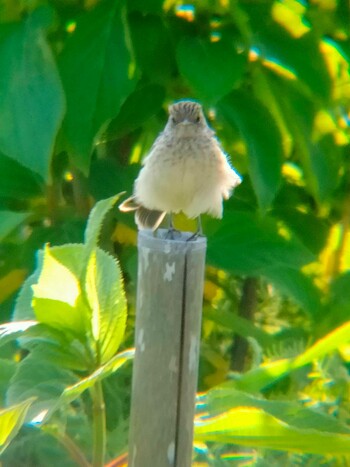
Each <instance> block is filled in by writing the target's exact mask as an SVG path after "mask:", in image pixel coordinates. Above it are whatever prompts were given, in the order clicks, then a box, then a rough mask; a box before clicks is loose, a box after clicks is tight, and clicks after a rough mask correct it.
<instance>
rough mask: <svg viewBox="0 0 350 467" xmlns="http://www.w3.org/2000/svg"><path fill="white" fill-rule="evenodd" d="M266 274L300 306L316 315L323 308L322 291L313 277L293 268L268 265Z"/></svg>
mask: <svg viewBox="0 0 350 467" xmlns="http://www.w3.org/2000/svg"><path fill="white" fill-rule="evenodd" d="M264 276H265V277H267V278H268V279H269V280H270V281H271V282H272V284H274V285H275V286H276V287H277V288H278V289H279V291H280V292H284V293H286V294H287V295H288V296H289V297H291V298H292V299H293V300H294V301H295V302H296V303H297V304H298V305H299V306H301V307H302V308H303V309H304V310H306V311H308V312H309V313H310V314H311V315H312V316H316V315H317V313H318V312H319V311H320V309H321V292H320V290H319V289H318V288H317V287H316V286H315V285H314V283H313V282H312V280H311V278H310V277H308V276H306V275H305V274H303V273H302V272H301V271H297V270H296V269H292V268H283V267H267V268H266V269H265V271H264Z"/></svg>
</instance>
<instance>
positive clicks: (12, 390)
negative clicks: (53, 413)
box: [7, 346, 77, 420]
mask: <svg viewBox="0 0 350 467" xmlns="http://www.w3.org/2000/svg"><path fill="white" fill-rule="evenodd" d="M76 381H77V378H76V376H74V374H73V373H72V372H71V371H69V370H66V369H64V368H62V367H61V366H59V365H57V363H55V362H51V361H49V360H47V359H46V356H45V352H44V351H43V347H42V346H39V347H38V348H37V349H35V350H33V351H32V352H31V353H30V354H29V355H28V356H26V357H25V358H24V359H23V360H22V361H21V362H20V363H19V364H18V367H17V371H16V373H15V374H14V376H13V378H12V380H11V384H10V387H9V389H8V392H7V397H8V400H9V401H10V403H17V402H20V401H23V400H26V399H27V398H29V397H34V398H35V399H36V401H35V402H34V403H33V404H32V407H31V410H30V411H29V413H28V417H27V419H29V420H32V419H33V418H35V417H37V416H38V415H39V414H41V416H40V420H41V418H43V417H44V414H45V413H46V412H47V411H48V410H49V409H50V408H51V407H53V406H54V405H55V403H56V402H57V400H58V398H59V397H60V396H61V394H62V392H63V391H64V389H65V388H66V387H67V386H70V385H72V384H74V383H76Z"/></svg>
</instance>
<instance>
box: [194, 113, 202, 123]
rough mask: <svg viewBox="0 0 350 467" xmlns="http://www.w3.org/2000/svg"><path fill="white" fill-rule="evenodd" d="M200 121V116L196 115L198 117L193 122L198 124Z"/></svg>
mask: <svg viewBox="0 0 350 467" xmlns="http://www.w3.org/2000/svg"><path fill="white" fill-rule="evenodd" d="M200 121H201V118H200V116H199V115H198V117H196V120H195V122H196V123H199V122H200Z"/></svg>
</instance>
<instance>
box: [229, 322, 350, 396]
mask: <svg viewBox="0 0 350 467" xmlns="http://www.w3.org/2000/svg"><path fill="white" fill-rule="evenodd" d="M349 341H350V322H347V323H345V324H343V325H342V326H340V327H338V328H337V329H335V330H334V331H333V332H330V333H329V334H327V335H326V336H324V337H323V338H322V339H319V340H318V341H317V342H316V343H315V344H314V345H312V346H311V347H309V348H308V349H307V350H306V351H305V352H303V353H302V354H300V355H299V356H297V357H295V358H285V359H282V360H276V361H273V362H270V363H266V364H262V365H260V366H259V367H258V368H255V369H253V370H250V371H248V372H247V373H245V374H244V375H242V376H241V377H240V378H239V379H238V381H237V382H236V384H237V388H239V389H242V390H246V391H259V390H261V389H264V388H266V387H268V386H269V385H271V384H274V383H275V382H276V381H278V380H279V379H280V378H282V377H284V376H286V375H287V374H288V373H290V372H291V371H294V370H296V369H298V368H301V367H302V366H305V365H308V364H310V363H312V362H313V361H314V360H316V359H319V358H322V357H324V356H325V355H328V354H330V353H332V352H334V351H336V350H337V349H338V348H339V347H340V346H342V345H344V344H346V343H348V342H349Z"/></svg>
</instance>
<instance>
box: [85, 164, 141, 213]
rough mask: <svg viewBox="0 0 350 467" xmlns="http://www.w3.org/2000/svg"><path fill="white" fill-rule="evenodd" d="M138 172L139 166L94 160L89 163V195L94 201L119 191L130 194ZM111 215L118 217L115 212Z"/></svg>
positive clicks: (116, 211)
mask: <svg viewBox="0 0 350 467" xmlns="http://www.w3.org/2000/svg"><path fill="white" fill-rule="evenodd" d="M139 171H140V166H139V164H129V165H122V164H120V163H119V162H118V161H116V160H114V159H110V158H108V159H95V160H93V161H92V162H91V170H90V175H89V180H88V183H89V193H90V194H91V195H92V196H93V197H94V198H95V199H96V200H103V199H105V198H110V197H111V196H112V195H114V194H115V193H118V192H121V191H123V192H124V191H126V192H127V193H130V192H131V191H132V187H133V184H134V181H135V178H136V177H137V174H138V173H139ZM120 214H122V213H120ZM113 215H115V217H118V215H119V211H118V210H115V211H114V212H113Z"/></svg>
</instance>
